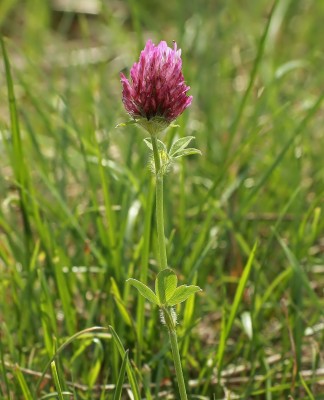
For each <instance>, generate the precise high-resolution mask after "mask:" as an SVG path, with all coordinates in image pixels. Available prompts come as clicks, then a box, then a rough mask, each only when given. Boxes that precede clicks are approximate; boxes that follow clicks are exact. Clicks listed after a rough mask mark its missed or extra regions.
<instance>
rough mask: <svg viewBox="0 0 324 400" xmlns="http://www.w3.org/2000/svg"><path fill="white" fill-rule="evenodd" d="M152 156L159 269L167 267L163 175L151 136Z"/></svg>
mask: <svg viewBox="0 0 324 400" xmlns="http://www.w3.org/2000/svg"><path fill="white" fill-rule="evenodd" d="M152 146H153V156H154V164H155V178H156V183H155V186H156V189H155V190H156V228H157V236H158V249H159V255H160V269H161V270H163V269H165V268H167V267H168V260H167V254H166V245H165V236H164V217H163V174H162V173H161V172H160V170H161V160H160V155H159V150H158V144H157V138H156V137H155V136H152Z"/></svg>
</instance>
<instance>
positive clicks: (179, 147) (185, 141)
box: [169, 136, 195, 157]
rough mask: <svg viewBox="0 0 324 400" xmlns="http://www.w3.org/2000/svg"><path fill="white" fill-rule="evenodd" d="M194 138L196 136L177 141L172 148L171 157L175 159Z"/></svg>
mask: <svg viewBox="0 0 324 400" xmlns="http://www.w3.org/2000/svg"><path fill="white" fill-rule="evenodd" d="M194 138H195V137H194V136H185V137H183V138H180V139H178V140H177V141H175V142H174V143H173V145H172V146H171V149H170V152H169V154H170V156H171V157H173V156H174V155H175V154H176V153H178V152H179V151H181V150H183V149H185V148H186V147H187V146H188V144H189V143H190V142H191V141H192V140H193V139H194Z"/></svg>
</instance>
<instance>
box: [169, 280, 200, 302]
mask: <svg viewBox="0 0 324 400" xmlns="http://www.w3.org/2000/svg"><path fill="white" fill-rule="evenodd" d="M200 291H201V289H200V287H199V286H194V285H190V286H187V285H181V286H179V287H177V288H176V290H175V291H174V293H173V295H172V296H171V298H170V299H169V300H168V302H167V306H169V307H172V306H175V305H176V304H180V303H182V302H183V301H185V300H187V298H188V297H189V296H191V295H193V294H194V293H196V292H200Z"/></svg>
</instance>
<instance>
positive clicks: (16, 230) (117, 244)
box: [0, 0, 324, 400]
mask: <svg viewBox="0 0 324 400" xmlns="http://www.w3.org/2000/svg"><path fill="white" fill-rule="evenodd" d="M323 20H324V2H322V1H317V0H295V1H292V0H279V1H275V2H269V1H263V0H259V1H251V0H250V1H247V0H246V1H244V0H242V1H238V0H236V1H234V0H228V1H225V0H223V1H213V0H191V1H184V0H178V1H174V2H173V1H169V2H167V1H164V2H162V1H157V0H152V1H148V0H142V1H136V0H129V1H108V0H107V1H95V0H88V1H86V0H84V1H76V0H75V1H67V0H65V1H59V0H56V1H55V0H53V1H45V0H25V1H24V2H22V1H14V0H1V2H0V27H1V33H2V36H3V37H4V43H5V47H6V51H7V53H8V59H9V62H10V65H11V74H12V87H13V90H14V95H15V101H11V102H9V101H8V98H7V94H8V91H7V89H8V85H9V88H10V83H11V81H10V74H9V72H8V71H9V69H8V65H7V69H6V68H5V63H4V62H2V61H4V57H3V53H1V58H2V59H1V65H0V99H1V101H0V133H1V135H0V171H1V173H0V335H1V336H0V342H1V345H0V356H1V358H0V397H1V396H2V397H3V398H10V399H18V398H28V399H29V398H30V399H34V398H35V399H36V398H57V397H56V396H58V394H57V390H58V389H57V386H56V385H55V383H54V381H53V376H52V375H51V370H50V368H47V367H46V363H47V362H48V360H49V359H50V358H51V357H52V356H53V355H54V354H56V351H57V349H58V348H59V347H60V346H61V345H62V344H64V343H66V341H67V340H69V338H73V335H75V334H76V333H77V332H79V331H81V330H83V329H89V328H92V327H94V326H96V325H98V326H101V327H103V329H101V330H100V329H98V330H97V331H92V330H89V331H88V332H87V333H86V334H84V335H82V336H81V335H80V336H78V337H76V338H75V339H72V340H71V342H72V343H71V344H68V345H67V346H65V347H63V348H62V349H60V350H59V352H58V354H57V357H56V364H57V368H58V375H59V380H60V382H61V385H62V387H63V389H64V390H65V391H66V392H67V393H70V394H66V395H64V398H80V399H95V398H101V399H106V398H107V399H110V398H111V399H112V398H113V391H114V387H115V386H114V385H115V384H116V382H117V379H118V374H119V371H120V365H121V361H122V359H121V357H120V355H119V354H118V351H117V348H116V346H115V345H114V342H113V340H112V337H111V335H110V333H109V332H108V331H106V330H105V329H106V328H107V326H108V325H112V326H113V327H114V329H115V331H116V332H117V334H118V335H119V337H120V340H121V341H122V343H123V345H124V347H125V348H126V349H130V355H129V356H130V359H131V360H132V361H133V362H134V365H135V367H134V368H135V370H136V371H137V372H136V377H137V380H138V382H139V385H140V386H141V387H142V389H141V390H142V397H143V398H148V399H149V398H153V399H158V398H177V390H176V386H175V382H174V372H173V369H172V361H171V359H170V355H169V351H168V344H167V338H166V332H165V331H164V329H163V328H162V327H161V326H160V323H159V316H158V313H157V311H156V310H155V309H154V308H152V307H151V306H150V305H148V304H146V303H145V305H143V303H141V300H139V299H138V295H137V293H136V292H135V290H134V291H133V289H130V287H129V286H128V285H126V283H125V281H126V279H127V278H129V277H134V278H137V279H139V278H141V279H142V280H147V281H148V284H151V283H152V282H153V280H154V278H155V276H156V273H157V272H158V267H157V263H156V237H155V225H154V218H153V213H152V210H153V208H154V196H153V192H152V182H151V180H152V179H151V174H150V172H149V170H148V168H147V164H148V160H149V154H148V153H147V148H146V146H145V144H144V143H143V139H144V138H145V132H144V131H141V130H140V129H139V128H138V127H136V126H128V127H125V128H118V129H116V128H115V126H116V125H117V124H118V123H121V122H124V121H127V120H128V116H127V114H126V112H125V110H124V109H123V105H122V101H121V84H120V81H119V79H120V78H119V73H120V72H121V71H122V72H124V73H125V74H126V75H127V76H129V75H128V74H129V70H130V68H131V66H132V64H133V63H134V62H135V61H137V60H138V57H139V52H140V50H141V49H142V48H143V47H144V45H145V42H146V40H147V39H149V38H150V39H152V40H153V42H155V43H158V42H159V41H160V40H166V41H167V42H168V44H169V46H171V45H172V41H173V40H175V41H176V42H177V44H178V47H179V48H181V49H182V59H183V68H184V76H185V79H186V82H187V84H188V85H190V86H191V90H190V94H191V95H193V96H194V100H193V103H192V106H191V107H190V108H189V109H188V110H186V112H185V113H184V114H183V116H181V118H180V119H179V120H178V121H177V123H178V124H179V125H180V126H179V127H176V128H170V129H169V131H168V132H167V134H166V135H165V136H163V138H164V140H165V141H166V143H167V144H168V145H170V144H171V143H172V141H173V140H174V139H175V138H177V137H181V136H184V135H193V136H195V137H196V140H195V146H196V147H198V148H199V149H200V150H201V151H202V153H203V156H202V157H198V156H191V157H188V158H186V159H183V160H181V162H179V163H178V164H176V165H175V166H174V169H173V171H172V172H170V174H169V175H168V176H167V177H166V181H165V219H166V221H165V222H166V236H167V244H168V257H169V263H170V267H172V268H174V269H175V271H176V272H177V274H178V276H179V279H180V281H182V282H185V283H194V284H198V285H199V286H200V287H201V288H202V289H203V293H202V294H201V295H199V296H196V298H195V300H192V301H190V302H188V303H187V305H185V306H182V307H181V308H179V310H178V311H179V328H178V331H179V337H180V346H181V353H182V358H183V362H184V367H185V375H186V380H187V382H188V392H189V393H190V394H191V396H192V397H191V398H192V399H194V398H196V399H198V398H206V399H222V398H227V399H236V398H239V399H250V398H253V399H254V398H257V399H267V400H271V399H287V398H288V396H289V395H290V396H292V397H293V398H295V399H304V398H305V399H306V398H307V399H324V394H323V393H324V371H323V368H324V354H323V341H324V340H323V339H324V317H323V309H324V303H323V290H324V255H323V254H324V252H323V250H324V218H323V200H324V163H323V148H324V137H323V122H324V118H323V115H324V114H323V104H322V97H323V93H324V90H323V88H324V69H323V62H324V54H323V43H322V42H323V40H322V38H323V37H324V27H323ZM9 106H10V107H9ZM18 125H19V126H18ZM255 242H257V243H258V247H257V251H256V255H255V258H254V261H253V265H252V268H251V271H250V273H249V274H248V276H246V277H244V275H242V274H243V271H244V267H245V264H246V261H247V259H248V257H249V255H251V249H252V248H253V245H254V243H255ZM245 271H246V272H248V271H247V269H245ZM242 276H243V278H241V277H242ZM245 278H246V279H245ZM244 279H245V280H244ZM141 307H142V308H141ZM143 307H144V308H143ZM140 310H142V311H140ZM231 310H232V311H231ZM233 310H234V311H233ZM231 319H233V321H232V322H233V323H232V324H229V321H231ZM46 368H47V369H46ZM43 372H44V373H46V374H47V375H46V376H45V377H43V378H42V379H41V381H39V382H38V380H39V378H40V375H41V374H42V373H43ZM51 393H52V394H51ZM123 393H124V394H123V395H124V396H125V398H129V397H127V396H128V395H127V392H126V390H125V391H124V392H123ZM46 396H47V397H46ZM168 396H169V397H168ZM199 396H201V397H199ZM226 396H227V397H226Z"/></svg>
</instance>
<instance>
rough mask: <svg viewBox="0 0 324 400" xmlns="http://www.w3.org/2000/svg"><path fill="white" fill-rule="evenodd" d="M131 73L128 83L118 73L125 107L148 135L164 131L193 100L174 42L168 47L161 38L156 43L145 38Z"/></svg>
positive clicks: (179, 52) (123, 76)
mask: <svg viewBox="0 0 324 400" xmlns="http://www.w3.org/2000/svg"><path fill="white" fill-rule="evenodd" d="M130 75H131V82H130V81H129V80H128V79H127V78H126V77H125V75H124V74H122V73H121V74H120V76H121V83H122V85H123V103H124V106H125V109H126V111H127V112H128V114H129V115H130V116H131V117H132V118H133V119H134V120H135V121H136V122H137V123H139V124H140V125H141V126H142V127H144V128H145V129H146V130H147V131H148V132H149V133H150V134H151V135H156V134H158V133H159V132H161V131H163V130H164V129H165V128H166V127H167V126H169V125H170V123H171V122H172V121H174V120H175V119H176V118H177V117H178V116H179V115H180V114H182V113H183V111H184V110H185V109H186V108H187V107H189V106H190V104H191V102H192V96H187V92H188V90H189V89H190V86H187V85H186V84H185V81H184V77H183V74H182V60H181V50H180V49H179V50H177V44H176V43H175V42H174V47H173V49H171V48H170V47H168V46H167V43H166V42H164V41H162V42H160V43H159V44H158V45H157V46H156V45H154V43H152V41H151V40H148V41H147V43H146V45H145V48H144V50H143V51H142V52H141V55H140V58H139V62H138V63H135V64H134V65H133V66H132V68H131V71H130Z"/></svg>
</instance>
